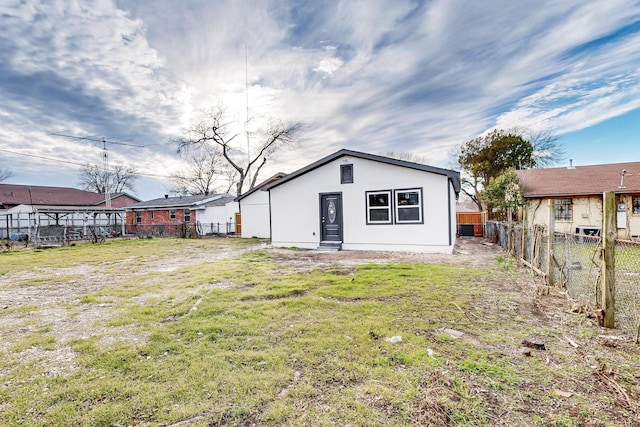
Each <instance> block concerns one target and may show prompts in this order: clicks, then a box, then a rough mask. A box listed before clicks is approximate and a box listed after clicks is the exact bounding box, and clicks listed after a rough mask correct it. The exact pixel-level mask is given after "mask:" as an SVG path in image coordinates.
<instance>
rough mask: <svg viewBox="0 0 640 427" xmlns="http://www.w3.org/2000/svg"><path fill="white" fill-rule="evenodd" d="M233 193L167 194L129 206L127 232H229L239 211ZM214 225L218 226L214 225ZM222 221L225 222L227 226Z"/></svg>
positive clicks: (182, 233)
mask: <svg viewBox="0 0 640 427" xmlns="http://www.w3.org/2000/svg"><path fill="white" fill-rule="evenodd" d="M233 199H234V197H233V196H231V195H230V194H226V193H224V194H209V195H197V196H177V197H169V196H167V195H165V196H164V197H161V198H158V199H153V200H149V201H146V202H140V203H136V204H134V205H131V206H128V207H127V208H126V229H127V233H132V234H136V233H143V234H152V235H154V234H157V235H197V234H215V233H218V232H221V233H226V232H227V223H228V222H229V220H228V218H233V216H234V215H235V212H237V211H238V209H237V203H236V202H234V201H233ZM213 224H215V225H217V227H215V228H214V226H213ZM220 224H224V227H223V226H221V225H220Z"/></svg>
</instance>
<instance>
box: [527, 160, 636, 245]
mask: <svg viewBox="0 0 640 427" xmlns="http://www.w3.org/2000/svg"><path fill="white" fill-rule="evenodd" d="M516 174H517V176H518V178H519V180H520V186H521V187H522V188H523V189H524V191H525V194H524V196H525V201H526V205H525V209H526V220H527V224H528V225H529V226H531V225H535V224H541V225H547V224H548V221H549V219H548V218H549V207H548V200H553V204H554V228H555V230H556V231H558V232H563V233H575V234H596V235H599V234H600V231H601V230H602V216H603V214H602V194H603V193H604V192H608V191H612V192H614V193H615V194H616V204H617V211H618V212H617V218H616V219H617V228H618V233H617V234H618V237H619V238H622V239H637V238H640V162H627V163H611V164H601V165H589V166H569V167H562V168H548V169H528V170H519V171H516Z"/></svg>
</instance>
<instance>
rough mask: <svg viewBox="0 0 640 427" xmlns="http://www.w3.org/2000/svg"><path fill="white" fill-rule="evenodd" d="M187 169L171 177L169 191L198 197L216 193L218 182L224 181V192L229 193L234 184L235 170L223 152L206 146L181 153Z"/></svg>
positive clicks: (190, 148) (199, 146)
mask: <svg viewBox="0 0 640 427" xmlns="http://www.w3.org/2000/svg"><path fill="white" fill-rule="evenodd" d="M181 155H182V156H183V158H184V160H185V161H186V163H187V167H186V168H185V169H184V170H183V171H181V172H177V173H174V174H173V175H171V184H172V185H171V187H170V188H169V191H170V192H171V193H174V194H181V195H196V194H205V195H206V194H210V193H215V192H216V190H217V189H218V188H217V187H214V184H215V183H216V181H218V180H219V179H220V178H222V179H224V180H225V181H226V182H225V183H224V184H223V186H225V185H226V187H224V188H225V190H224V192H228V191H229V190H230V188H231V186H232V185H233V183H234V177H235V175H236V171H235V169H233V168H231V167H230V166H229V164H228V163H227V162H226V161H225V159H224V157H222V153H221V150H219V149H217V147H212V146H209V145H206V144H201V145H198V146H195V147H189V149H188V150H183V151H182V152H181Z"/></svg>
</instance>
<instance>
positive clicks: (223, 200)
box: [202, 193, 235, 208]
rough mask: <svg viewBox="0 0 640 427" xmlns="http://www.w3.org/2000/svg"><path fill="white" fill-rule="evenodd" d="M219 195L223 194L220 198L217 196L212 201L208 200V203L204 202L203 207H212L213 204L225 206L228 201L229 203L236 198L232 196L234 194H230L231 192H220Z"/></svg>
mask: <svg viewBox="0 0 640 427" xmlns="http://www.w3.org/2000/svg"><path fill="white" fill-rule="evenodd" d="M219 196H221V197H219V198H217V199H215V200H212V201H210V202H206V203H204V204H203V205H202V207H203V208H205V207H206V208H209V207H212V206H224V205H226V204H227V203H229V202H233V201H234V200H235V197H234V196H232V195H231V194H229V193H224V194H219Z"/></svg>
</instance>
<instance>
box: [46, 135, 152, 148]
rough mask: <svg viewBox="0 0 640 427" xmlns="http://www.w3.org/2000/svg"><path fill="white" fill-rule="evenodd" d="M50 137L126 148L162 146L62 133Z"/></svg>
mask: <svg viewBox="0 0 640 427" xmlns="http://www.w3.org/2000/svg"><path fill="white" fill-rule="evenodd" d="M48 135H55V136H61V137H63V138H70V139H77V140H80V141H92V142H99V143H102V144H112V145H122V146H124V147H134V148H145V147H151V146H153V145H160V144H145V145H137V144H126V143H124V142H120V141H108V140H107V139H105V138H95V137H96V136H97V135H89V136H75V135H65V134H62V133H55V132H51V133H49V134H48Z"/></svg>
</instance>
